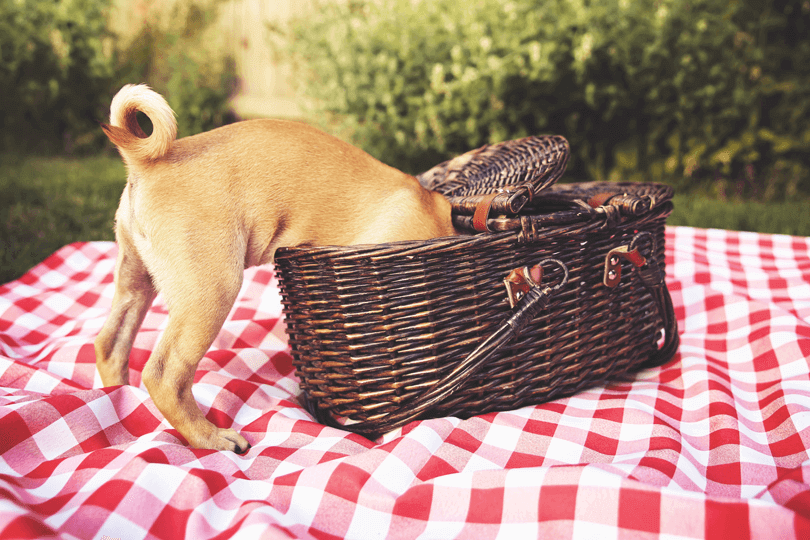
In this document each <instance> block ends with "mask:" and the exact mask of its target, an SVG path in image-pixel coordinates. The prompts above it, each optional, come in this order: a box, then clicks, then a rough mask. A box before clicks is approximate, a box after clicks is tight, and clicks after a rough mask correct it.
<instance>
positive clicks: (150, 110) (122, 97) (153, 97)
mask: <svg viewBox="0 0 810 540" xmlns="http://www.w3.org/2000/svg"><path fill="white" fill-rule="evenodd" d="M138 111H141V112H142V113H143V114H145V115H146V116H148V117H149V120H150V121H151V122H152V133H151V134H150V135H147V134H146V133H144V132H143V130H142V129H141V126H140V125H138V120H137V118H136V117H135V113H137V112H138ZM101 129H103V130H104V133H105V134H106V135H107V137H108V138H109V139H110V140H111V141H112V142H113V144H114V145H115V146H117V147H118V151H119V152H121V155H122V156H123V158H124V161H126V162H127V164H128V165H129V166H133V165H137V164H140V163H145V162H150V161H153V160H156V159H159V158H161V157H163V156H164V155H165V154H166V152H168V151H169V148H170V147H171V145H172V143H173V142H174V140H175V139H176V138H177V120H175V118H174V111H172V109H171V107H169V104H168V103H166V100H165V99H163V96H161V95H160V94H158V93H157V92H155V91H154V90H152V89H151V88H149V87H148V86H146V85H145V84H138V85H134V84H128V85H126V86H124V87H123V88H121V90H119V91H118V93H117V94H115V97H114V98H113V100H112V105H110V125H107V124H102V125H101Z"/></svg>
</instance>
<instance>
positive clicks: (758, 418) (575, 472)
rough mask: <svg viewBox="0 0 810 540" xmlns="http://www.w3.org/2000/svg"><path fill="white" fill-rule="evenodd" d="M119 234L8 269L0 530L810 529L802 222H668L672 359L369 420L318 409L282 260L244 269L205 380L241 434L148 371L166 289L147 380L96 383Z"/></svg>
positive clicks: (686, 532) (123, 535)
mask: <svg viewBox="0 0 810 540" xmlns="http://www.w3.org/2000/svg"><path fill="white" fill-rule="evenodd" d="M115 253H116V248H115V245H114V244H112V243H97V242H94V243H84V244H73V245H69V246H66V247H65V248H63V249H61V250H59V251H58V252H57V253H55V254H54V255H53V256H52V257H50V258H49V259H48V260H46V261H45V262H44V263H42V264H41V265H39V266H37V267H36V268H34V269H32V270H31V271H30V272H29V273H28V274H26V275H25V276H23V277H22V278H21V279H20V280H18V281H15V282H13V283H9V284H7V285H4V286H0V537H2V538H40V537H44V536H52V535H55V536H57V537H60V538H67V539H73V538H77V539H91V538H92V539H97V540H98V539H106V540H139V539H142V538H148V539H160V540H179V539H183V538H188V539H195V540H196V539H205V538H229V537H234V538H245V539H253V538H294V537H297V538H317V539H326V538H356V539H366V538H385V537H391V538H425V539H427V538H436V539H444V538H454V537H460V538H476V539H488V538H509V539H511V538H535V537H543V538H598V539H611V538H615V539H625V538H666V539H687V538H689V539H691V538H711V539H715V538H716V539H720V540H726V539H731V538H734V539H745V538H767V539H781V538H788V539H789V538H797V539H799V538H804V539H807V538H810V459H809V457H808V448H810V375H809V373H810V369H808V360H807V359H808V357H810V240H809V239H807V238H797V237H788V236H771V235H760V234H752V233H736V232H729V231H718V230H700V229H693V228H685V227H674V228H669V229H668V230H667V283H668V285H669V289H670V291H671V293H672V297H673V302H674V305H675V312H676V314H677V317H678V323H679V326H680V331H681V347H680V350H679V353H678V354H677V355H676V357H675V358H674V359H673V360H672V361H670V362H669V363H668V364H666V365H665V366H664V367H663V368H658V369H651V370H648V371H644V372H642V373H640V374H639V375H638V377H636V379H635V380H634V381H633V382H632V383H622V384H614V385H610V386H607V387H602V388H596V389H592V390H589V391H586V392H583V393H581V394H579V395H577V396H575V397H571V398H567V399H562V400H558V401H554V402H552V403H548V404H546V405H542V406H538V407H526V408H523V409H519V410H516V411H512V412H503V413H497V414H487V415H484V416H480V417H476V418H472V419H469V420H459V419H456V418H443V419H437V420H427V421H422V422H414V423H411V424H409V425H408V426H406V427H405V428H403V429H402V430H399V431H397V432H394V433H391V434H389V435H387V436H386V437H385V438H384V439H383V440H382V441H381V442H378V443H377V444H375V443H372V442H370V441H368V440H366V439H364V438H362V437H360V436H358V435H353V434H350V433H347V432H344V431H340V430H337V429H333V428H328V427H324V426H322V425H319V424H317V423H315V422H313V421H312V419H311V417H310V416H309V415H308V414H307V413H306V412H305V411H304V409H302V407H301V406H300V404H299V402H298V398H297V396H298V393H299V389H298V383H297V379H296V378H295V375H294V372H293V368H292V365H291V361H290V356H289V352H288V350H287V348H286V344H285V343H286V340H285V336H284V332H283V323H282V320H281V306H280V298H279V293H278V289H277V286H276V278H275V276H274V274H273V270H272V268H271V267H270V268H269V267H262V268H254V269H251V270H248V272H247V275H246V280H245V285H244V287H243V289H242V292H241V294H240V296H239V300H238V302H237V305H236V307H235V308H234V310H233V312H232V314H231V316H230V318H229V319H228V321H227V323H226V324H225V327H224V328H223V330H222V332H221V333H220V335H219V337H218V338H217V341H216V342H215V343H214V346H213V347H212V349H211V351H210V352H209V353H208V354H207V355H206V357H205V359H204V360H203V361H202V363H201V364H200V366H199V370H198V372H197V377H196V382H197V384H196V385H195V386H194V395H195V397H196V399H197V401H198V402H199V403H200V404H201V406H202V407H203V409H204V410H205V411H206V412H207V415H208V418H210V419H211V420H212V421H214V422H215V423H217V424H219V425H221V426H231V425H232V426H233V427H235V428H236V429H238V430H239V431H241V432H242V433H243V434H244V435H245V436H246V437H247V438H248V440H250V442H251V443H252V444H253V448H252V449H251V450H250V452H249V453H248V454H247V455H244V456H239V455H236V454H232V453H222V452H212V451H204V450H194V449H191V448H189V447H188V446H186V445H185V444H184V443H183V442H182V440H180V439H179V438H178V435H177V433H176V431H175V430H174V429H172V428H171V427H170V426H169V425H168V424H167V423H166V422H165V421H164V420H163V418H162V416H161V415H160V414H159V413H158V412H157V410H156V409H155V407H154V405H153V404H152V401H151V400H150V399H149V396H148V394H147V393H146V391H145V390H144V388H143V387H142V386H139V385H140V379H139V377H138V373H140V371H141V369H142V368H143V365H144V363H145V362H146V359H147V357H148V355H149V351H151V350H152V348H153V347H154V345H155V341H156V339H157V337H158V335H159V333H160V331H161V329H162V328H163V327H164V326H165V324H166V317H167V313H166V309H165V305H164V304H163V303H162V302H161V300H160V298H158V301H157V302H156V304H155V306H154V307H153V308H152V310H151V311H150V313H149V315H148V316H147V318H146V321H145V323H144V326H143V329H142V331H141V332H140V334H139V335H138V339H137V342H136V344H135V350H134V353H133V357H132V361H131V367H132V368H134V377H133V381H132V382H133V384H134V386H126V387H115V388H100V382H99V378H98V376H97V375H96V373H95V366H94V354H93V345H92V342H93V339H94V338H95V335H96V333H97V332H98V330H99V329H100V328H101V324H102V322H103V321H104V318H105V316H106V314H107V311H108V309H109V306H110V301H111V297H112V291H113V286H112V272H113V263H114V256H115Z"/></svg>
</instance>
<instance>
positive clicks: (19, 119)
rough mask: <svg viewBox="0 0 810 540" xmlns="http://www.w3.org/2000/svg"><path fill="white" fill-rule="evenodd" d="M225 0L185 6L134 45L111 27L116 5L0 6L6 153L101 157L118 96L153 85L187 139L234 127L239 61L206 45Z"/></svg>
mask: <svg viewBox="0 0 810 540" xmlns="http://www.w3.org/2000/svg"><path fill="white" fill-rule="evenodd" d="M218 3H219V2H218V0H188V1H181V2H177V3H176V4H175V6H174V9H173V10H172V11H170V12H169V13H168V16H167V17H166V18H164V19H162V20H149V21H148V22H147V23H146V24H144V26H143V28H142V30H141V32H140V34H139V35H138V36H136V37H135V39H133V40H131V41H130V42H128V43H124V42H123V40H122V39H121V38H120V37H119V36H116V35H115V34H114V33H113V32H111V31H110V30H109V26H108V18H109V10H110V9H111V1H110V0H59V1H54V0H0V14H2V17H0V92H2V94H1V95H2V96H3V105H2V108H3V114H2V116H0V143H2V149H3V150H5V151H15V152H20V151H22V152H26V151H36V152H54V151H66V152H68V153H71V152H74V151H92V150H98V149H99V148H101V147H103V145H104V144H105V143H104V141H105V140H106V139H105V138H104V136H103V134H102V132H101V130H100V129H99V128H98V123H99V122H101V121H106V120H107V118H108V115H109V104H110V100H111V99H112V96H113V94H114V93H115V92H116V91H117V90H118V89H119V88H120V87H121V86H123V84H125V83H138V82H146V83H149V84H150V85H152V86H153V87H154V88H155V89H156V90H158V91H159V92H161V93H163V94H164V95H165V97H166V99H167V100H168V102H169V104H170V105H171V106H172V108H173V109H174V110H175V112H176V113H177V116H178V123H179V128H180V133H181V135H189V134H192V133H197V132H200V131H204V130H208V129H211V128H213V127H216V126H219V125H222V124H224V123H227V122H228V121H229V120H230V119H231V115H230V109H229V105H228V101H229V98H230V96H231V94H232V92H233V90H234V87H235V81H236V76H235V68H234V63H233V60H232V59H231V58H230V57H228V56H227V55H223V54H221V53H219V52H217V51H212V50H211V48H210V47H205V46H203V45H204V41H205V40H206V39H207V37H208V36H209V35H210V34H209V33H208V32H209V31H210V30H211V23H213V22H214V21H215V20H216V15H217V5H218Z"/></svg>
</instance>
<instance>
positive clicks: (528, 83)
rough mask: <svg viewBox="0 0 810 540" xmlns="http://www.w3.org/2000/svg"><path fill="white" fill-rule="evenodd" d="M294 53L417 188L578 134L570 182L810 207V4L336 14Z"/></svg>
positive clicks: (655, 3)
mask: <svg viewBox="0 0 810 540" xmlns="http://www.w3.org/2000/svg"><path fill="white" fill-rule="evenodd" d="M318 13H319V14H318V16H317V17H314V18H308V19H307V20H301V21H298V24H297V25H295V26H294V28H293V31H292V35H293V36H294V39H293V40H292V41H291V43H292V51H293V53H294V54H295V55H296V57H297V58H299V59H300V67H301V70H300V73H301V79H300V80H302V81H303V82H304V84H303V88H304V90H306V91H307V92H308V93H309V94H310V95H312V96H313V98H314V100H313V102H314V103H316V104H317V105H318V107H319V109H318V112H319V113H321V114H329V115H333V116H335V117H337V118H340V119H342V120H344V121H346V122H347V124H348V128H349V130H350V132H352V133H354V134H355V137H356V140H357V142H358V143H359V144H360V145H361V146H363V147H365V148H366V149H368V150H369V151H371V152H372V153H373V154H375V155H377V156H378V157H380V158H382V159H383V161H386V162H388V163H391V164H393V165H396V166H398V167H401V168H404V169H406V170H409V171H411V172H413V171H418V170H424V169H425V168H426V167H427V166H429V165H430V164H432V163H436V162H437V161H438V160H441V159H444V158H447V157H450V156H452V155H455V154H458V153H461V152H464V151H466V150H468V149H470V148H473V147H477V146H479V145H481V144H484V143H488V142H497V141H501V140H505V139H510V138H515V137H522V136H525V135H530V134H538V133H546V132H548V133H560V134H563V135H565V136H566V137H567V138H568V139H569V141H570V142H571V146H572V148H573V150H574V154H575V156H574V157H575V159H573V160H572V162H571V163H570V165H569V172H570V175H571V176H573V177H578V178H583V179H584V178H588V179H593V180H618V179H631V180H645V181H650V180H652V181H669V182H675V183H677V184H679V186H680V187H695V186H696V184H699V183H706V182H708V183H710V184H711V186H712V187H713V188H714V190H715V191H716V192H717V193H718V194H721V195H722V194H724V193H728V192H738V191H739V192H742V193H743V194H745V195H750V196H752V197H757V198H764V199H765V200H777V199H782V200H784V199H785V197H788V198H791V197H793V196H795V195H797V194H798V193H799V192H801V193H803V194H807V193H808V192H810V175H808V172H810V171H808V159H807V155H808V150H810V2H808V1H807V0H599V1H596V0H593V1H589V0H510V1H506V2H504V1H503V0H470V1H466V2H458V1H457V0H431V1H424V2H413V1H411V0H378V1H376V2H362V1H351V0H350V1H348V2H346V3H323V4H322V5H321V6H320V8H319V12H318Z"/></svg>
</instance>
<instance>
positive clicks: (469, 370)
mask: <svg viewBox="0 0 810 540" xmlns="http://www.w3.org/2000/svg"><path fill="white" fill-rule="evenodd" d="M546 263H554V264H557V265H559V266H560V267H561V268H562V270H563V274H564V275H563V278H562V280H561V281H560V283H559V284H557V285H555V286H554V287H548V286H545V287H544V286H541V285H540V284H539V283H534V286H532V288H531V289H530V290H529V292H527V293H526V294H525V295H523V296H522V297H521V299H520V302H519V303H518V304H517V306H515V308H514V309H513V310H512V313H511V315H510V316H509V317H508V318H507V319H506V320H505V321H504V322H503V324H501V326H500V327H498V329H497V330H495V332H494V333H493V334H492V335H491V336H489V337H488V338H487V339H486V340H484V341H483V342H482V343H481V344H480V345H479V346H478V347H476V348H475V350H474V351H473V352H471V353H470V354H469V355H467V357H466V358H465V359H464V360H463V361H462V362H460V363H459V364H458V365H457V366H456V367H455V368H453V370H452V371H450V373H448V374H446V375H445V376H444V377H442V379H441V380H440V381H439V382H437V383H436V384H435V385H434V386H433V387H432V388H431V389H430V390H428V391H427V392H425V393H424V394H422V395H421V396H419V397H418V398H417V399H416V400H415V401H414V402H413V403H411V404H409V406H408V407H406V408H402V409H401V410H399V411H397V412H395V413H392V414H389V415H387V416H386V417H385V418H384V419H383V420H382V421H379V420H374V421H373V422H372V421H368V422H358V423H355V424H352V425H351V430H352V431H354V432H356V433H360V434H361V435H364V436H366V437H368V438H369V439H376V438H377V437H379V436H380V435H382V434H383V433H387V432H389V431H391V430H392V429H394V428H396V427H398V426H400V425H402V424H404V423H406V422H409V421H411V420H415V419H417V418H418V417H420V416H422V415H423V414H424V413H425V412H427V411H429V410H430V409H432V408H433V407H435V406H436V405H438V404H439V403H441V402H442V401H443V400H444V399H445V398H447V396H449V395H451V394H452V393H453V392H454V391H455V390H456V389H457V388H458V387H460V386H461V385H462V384H464V383H465V382H466V381H467V380H468V379H469V378H470V377H472V376H473V375H475V374H476V373H478V371H480V369H481V367H483V365H484V363H485V362H486V361H487V360H488V359H489V358H490V357H491V356H492V355H493V354H495V353H496V352H498V351H499V350H500V349H502V348H503V347H505V346H506V345H508V344H509V343H510V342H511V341H512V340H514V339H515V338H516V337H518V336H519V335H520V334H521V333H522V332H523V329H524V328H525V327H526V325H527V324H529V323H530V322H531V321H532V320H534V318H535V317H536V316H537V314H538V313H540V310H541V309H543V308H544V307H545V306H546V305H547V304H548V301H549V297H550V294H551V293H553V292H555V291H557V290H559V289H561V288H562V287H564V286H565V285H566V283H568V268H567V267H566V266H565V264H564V263H563V262H561V261H558V260H556V259H544V260H542V261H540V263H538V265H539V266H542V265H544V264H546ZM313 412H314V411H313ZM321 416H325V418H321ZM316 419H317V420H318V421H319V422H321V423H328V424H330V425H332V426H334V427H338V428H341V427H342V426H340V425H338V424H337V422H335V421H334V420H333V419H332V418H331V417H329V416H328V415H319V414H317V413H316ZM364 424H365V425H364ZM366 426H368V427H366Z"/></svg>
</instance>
